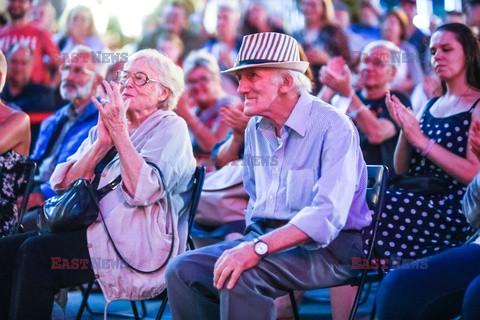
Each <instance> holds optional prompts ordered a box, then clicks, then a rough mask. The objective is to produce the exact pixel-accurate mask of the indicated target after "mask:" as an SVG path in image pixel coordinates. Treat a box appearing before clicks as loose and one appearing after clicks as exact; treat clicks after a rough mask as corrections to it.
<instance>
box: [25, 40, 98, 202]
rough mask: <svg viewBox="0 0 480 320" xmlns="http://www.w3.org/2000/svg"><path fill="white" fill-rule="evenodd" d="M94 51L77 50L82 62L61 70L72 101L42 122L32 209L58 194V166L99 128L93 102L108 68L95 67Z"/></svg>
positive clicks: (35, 152)
mask: <svg viewBox="0 0 480 320" xmlns="http://www.w3.org/2000/svg"><path fill="white" fill-rule="evenodd" d="M91 51H92V50H91V49H90V48H89V47H86V46H77V47H76V48H75V49H74V50H73V52H76V53H78V54H79V55H80V56H81V58H79V59H77V61H76V62H73V61H72V62H71V63H70V61H65V63H64V64H63V66H62V67H61V72H62V83H61V84H60V93H61V95H62V97H63V99H65V100H69V101H71V102H70V103H68V104H67V105H65V106H64V107H62V108H60V109H59V110H58V111H56V112H55V113H54V114H53V115H51V116H50V117H48V118H47V119H45V120H44V121H43V122H42V125H41V127H40V133H39V135H38V139H37V142H36V144H35V148H34V150H33V153H32V155H31V158H32V159H33V160H35V161H36V162H37V164H38V169H39V170H38V173H37V175H36V176H35V187H34V192H32V194H31V195H30V199H29V201H28V206H29V207H30V206H33V205H38V204H41V203H43V201H44V200H45V199H48V198H50V197H51V196H53V195H54V194H55V192H54V191H53V190H52V188H51V186H50V183H49V182H48V180H49V179H50V176H51V174H52V173H53V169H55V166H56V165H57V164H58V163H61V162H65V161H66V159H67V157H69V156H70V155H72V154H73V153H75V151H77V149H78V147H79V146H80V144H81V143H82V141H83V140H85V139H86V138H87V135H88V131H90V129H91V128H92V127H93V126H94V125H96V124H97V118H98V110H97V108H96V107H95V105H94V104H93V103H92V101H91V100H90V99H91V97H92V96H94V95H95V94H96V89H97V86H98V85H99V84H100V83H101V81H102V80H103V77H104V75H105V72H106V70H105V68H106V65H105V64H102V63H97V64H95V63H94V62H93V60H92V57H91Z"/></svg>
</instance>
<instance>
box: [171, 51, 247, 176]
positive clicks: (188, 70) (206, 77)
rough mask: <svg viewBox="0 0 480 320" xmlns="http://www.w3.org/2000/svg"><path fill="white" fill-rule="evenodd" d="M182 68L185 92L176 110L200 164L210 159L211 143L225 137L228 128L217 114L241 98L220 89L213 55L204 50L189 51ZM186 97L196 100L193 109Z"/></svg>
mask: <svg viewBox="0 0 480 320" xmlns="http://www.w3.org/2000/svg"><path fill="white" fill-rule="evenodd" d="M183 71H184V73H185V83H186V87H187V91H186V95H184V96H183V98H182V99H181V101H179V103H178V106H177V109H176V110H175V111H176V112H177V114H178V115H179V116H181V117H182V118H184V119H185V121H186V122H187V125H188V128H189V130H190V134H191V137H192V143H193V150H194V155H195V157H196V158H197V160H198V161H199V162H200V163H201V162H202V161H204V160H205V161H208V160H209V159H210V153H211V152H212V148H213V146H214V145H215V144H216V143H217V142H219V141H221V140H222V139H223V138H224V137H225V135H226V134H227V131H228V129H229V126H228V124H227V123H226V122H225V121H222V118H221V117H220V115H219V112H220V109H221V108H222V107H224V106H236V105H238V104H239V103H240V100H239V99H238V98H237V97H236V96H234V97H232V96H229V95H228V94H227V93H226V92H225V91H224V90H223V89H222V87H221V84H220V69H219V66H218V64H217V62H216V60H215V58H214V57H213V56H212V55H210V54H208V53H206V52H204V51H194V52H192V53H190V54H189V55H188V56H187V58H186V59H185V61H184V63H183ZM189 100H190V101H192V102H193V103H195V107H194V108H193V110H192V109H191V108H190V104H189ZM212 169H213V168H212Z"/></svg>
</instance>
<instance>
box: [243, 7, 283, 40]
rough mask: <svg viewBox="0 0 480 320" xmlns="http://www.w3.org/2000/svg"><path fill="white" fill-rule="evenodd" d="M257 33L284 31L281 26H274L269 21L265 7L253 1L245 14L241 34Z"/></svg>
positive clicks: (271, 21) (272, 22)
mask: <svg viewBox="0 0 480 320" xmlns="http://www.w3.org/2000/svg"><path fill="white" fill-rule="evenodd" d="M259 32H280V33H284V30H283V28H282V26H280V25H276V24H275V22H274V21H273V20H272V19H271V17H270V16H269V12H268V10H267V8H265V5H264V4H263V3H262V2H261V1H259V0H254V1H252V2H251V3H250V6H249V7H248V9H247V11H246V12H245V17H244V19H243V23H242V32H241V34H242V35H247V34H253V33H259Z"/></svg>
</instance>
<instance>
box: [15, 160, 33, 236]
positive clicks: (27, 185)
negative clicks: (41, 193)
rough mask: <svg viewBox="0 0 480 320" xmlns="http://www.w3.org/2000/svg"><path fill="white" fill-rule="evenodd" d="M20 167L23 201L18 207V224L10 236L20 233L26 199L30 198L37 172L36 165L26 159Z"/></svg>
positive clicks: (25, 208)
mask: <svg viewBox="0 0 480 320" xmlns="http://www.w3.org/2000/svg"><path fill="white" fill-rule="evenodd" d="M22 165H23V166H24V168H23V172H24V180H23V181H22V190H23V194H22V196H23V200H22V204H21V205H20V210H19V211H18V223H17V225H16V226H15V228H14V229H13V230H12V234H16V233H18V232H19V231H22V230H21V229H22V228H21V223H22V220H23V216H24V215H25V211H27V203H28V199H29V198H30V192H31V191H32V187H33V179H34V177H35V171H36V170H37V164H36V163H35V162H34V161H32V160H30V159H27V160H26V161H25V162H24V163H22Z"/></svg>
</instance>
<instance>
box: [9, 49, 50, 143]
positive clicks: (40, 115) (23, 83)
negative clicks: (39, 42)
mask: <svg viewBox="0 0 480 320" xmlns="http://www.w3.org/2000/svg"><path fill="white" fill-rule="evenodd" d="M7 61H8V70H7V83H6V84H5V87H4V89H3V91H2V94H1V98H2V101H4V102H5V103H7V104H8V105H10V106H12V107H15V108H19V109H21V110H22V111H24V112H26V113H28V114H29V115H30V125H31V141H32V144H31V146H32V147H31V149H33V144H34V142H35V141H36V139H37V136H38V130H39V128H40V122H41V121H42V120H43V119H44V118H45V117H46V116H48V114H49V113H51V112H52V111H54V110H55V98H54V95H53V89H52V88H50V87H48V86H46V85H43V84H39V83H33V82H32V68H33V52H32V49H30V48H29V47H28V46H26V45H24V44H15V45H13V46H12V47H11V48H10V49H9V50H8V52H7Z"/></svg>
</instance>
